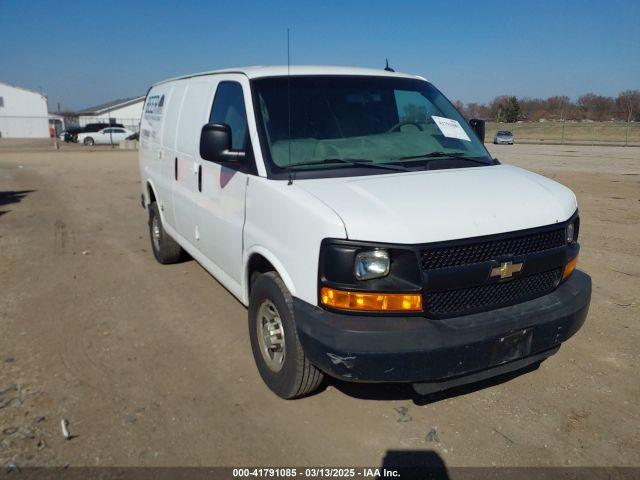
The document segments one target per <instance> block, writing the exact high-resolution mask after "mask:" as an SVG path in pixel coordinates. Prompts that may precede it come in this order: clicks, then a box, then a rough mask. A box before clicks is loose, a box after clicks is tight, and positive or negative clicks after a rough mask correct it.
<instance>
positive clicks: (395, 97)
mask: <svg viewBox="0 0 640 480" xmlns="http://www.w3.org/2000/svg"><path fill="white" fill-rule="evenodd" d="M289 91H290V102H289V100H288V92H289ZM253 94H254V101H255V110H256V113H257V123H258V129H259V131H260V134H261V141H262V144H263V152H264V157H265V160H266V163H267V168H268V170H269V172H270V173H280V172H283V171H286V169H287V167H288V165H289V164H290V163H291V164H295V165H293V166H292V167H291V168H292V169H296V170H301V169H302V170H325V169H340V168H345V167H349V166H351V167H353V164H349V163H348V162H343V160H353V161H354V162H358V161H359V162H363V161H367V162H371V163H374V164H397V165H403V166H406V167H408V168H411V167H413V166H414V165H415V166H416V168H417V167H418V166H419V165H420V161H421V160H422V165H424V164H425V162H426V161H430V160H434V159H445V160H446V159H448V160H449V161H450V162H460V160H461V159H462V160H464V159H467V158H468V159H470V160H471V159H473V160H475V164H476V165H477V164H478V163H479V164H480V166H481V165H482V164H483V162H485V163H486V164H491V163H492V159H491V157H490V156H489V154H488V152H487V150H486V149H485V148H484V145H482V143H481V142H480V141H479V140H478V138H477V137H476V135H475V134H474V133H473V131H472V130H471V128H470V127H469V125H468V124H467V122H466V121H465V120H464V118H463V117H462V116H461V115H460V114H459V113H458V111H457V110H456V109H455V108H454V107H453V105H452V104H451V103H450V102H449V100H447V98H446V97H445V96H444V95H443V94H442V93H440V92H439V91H438V90H437V89H436V88H435V87H434V86H433V85H431V84H430V83H428V82H425V81H422V80H414V79H407V78H394V77H362V76H308V77H303V76H294V77H290V78H287V77H272V78H263V79H257V80H254V81H253ZM289 103H290V105H291V111H290V113H289V111H288V108H287V106H288V104H289ZM289 115H291V117H290V127H289ZM289 128H290V132H289ZM448 156H452V157H454V158H449V157H448ZM336 160H342V161H336ZM478 160H480V162H478ZM469 163H470V162H469ZM460 166H470V165H466V164H465V165H460ZM421 168H424V167H423V166H422V167H421ZM445 168H446V167H445ZM363 170H364V169H363ZM366 170H367V173H370V170H373V169H366ZM376 173H391V170H384V169H376Z"/></svg>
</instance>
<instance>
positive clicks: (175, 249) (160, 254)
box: [149, 202, 182, 264]
mask: <svg viewBox="0 0 640 480" xmlns="http://www.w3.org/2000/svg"><path fill="white" fill-rule="evenodd" d="M149 237H150V238H151V248H152V249H153V255H154V256H155V257H156V260H158V262H160V263H162V264H168V263H176V262H178V261H180V259H181V258H182V247H180V245H178V243H177V242H176V241H175V240H174V239H173V238H171V237H170V236H169V235H168V234H167V232H166V231H165V230H164V227H163V226H162V218H161V217H160V212H159V211H158V204H157V203H156V202H153V203H152V204H151V205H149Z"/></svg>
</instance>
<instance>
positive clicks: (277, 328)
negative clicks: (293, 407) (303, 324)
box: [249, 272, 324, 399]
mask: <svg viewBox="0 0 640 480" xmlns="http://www.w3.org/2000/svg"><path fill="white" fill-rule="evenodd" d="M249 337H250V339H251V350H252V351H253V358H254V360H255V362H256V366H257V367H258V372H260V376H261V377H262V380H263V381H264V383H266V384H267V386H268V387H269V388H270V389H271V391H273V392H274V393H275V394H276V395H278V396H279V397H281V398H284V399H292V398H299V397H302V396H305V395H308V394H310V393H312V392H313V391H315V390H316V389H317V388H318V387H319V386H320V384H321V383H322V380H323V378H324V374H323V373H322V372H321V371H320V370H318V369H317V368H316V367H314V366H313V365H312V364H311V363H310V362H309V359H308V358H307V357H306V355H305V354H304V351H303V349H302V345H301V344H300V339H299V338H298V331H297V328H296V322H295V318H294V313H293V298H292V297H291V293H289V290H288V289H287V287H286V286H285V285H284V282H283V281H282V279H281V278H280V277H279V276H278V274H277V273H275V272H267V273H264V274H262V275H260V276H258V277H257V278H256V280H255V282H254V284H253V287H252V288H251V296H250V298H249Z"/></svg>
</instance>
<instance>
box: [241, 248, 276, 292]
mask: <svg viewBox="0 0 640 480" xmlns="http://www.w3.org/2000/svg"><path fill="white" fill-rule="evenodd" d="M276 271H277V270H276V269H275V267H274V266H273V265H271V262H269V260H267V259H266V258H264V257H263V256H262V255H260V254H259V253H254V254H253V255H251V258H250V259H249V267H248V269H247V281H248V285H249V292H248V293H249V294H250V293H251V287H252V286H253V282H254V281H255V279H256V278H257V276H258V274H261V273H267V272H276Z"/></svg>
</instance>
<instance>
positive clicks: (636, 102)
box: [616, 90, 640, 145]
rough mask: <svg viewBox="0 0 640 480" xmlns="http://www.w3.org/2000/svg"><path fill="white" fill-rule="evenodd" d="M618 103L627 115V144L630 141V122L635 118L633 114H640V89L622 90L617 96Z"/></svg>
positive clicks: (625, 141)
mask: <svg viewBox="0 0 640 480" xmlns="http://www.w3.org/2000/svg"><path fill="white" fill-rule="evenodd" d="M616 104H617V105H618V108H620V110H622V111H623V112H624V113H625V114H626V116H627V132H626V134H625V140H624V143H625V145H626V144H628V143H629V124H630V123H631V120H632V119H633V118H634V117H633V114H634V113H635V114H636V116H639V115H640V90H625V91H624V92H620V93H619V94H618V98H616Z"/></svg>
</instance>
